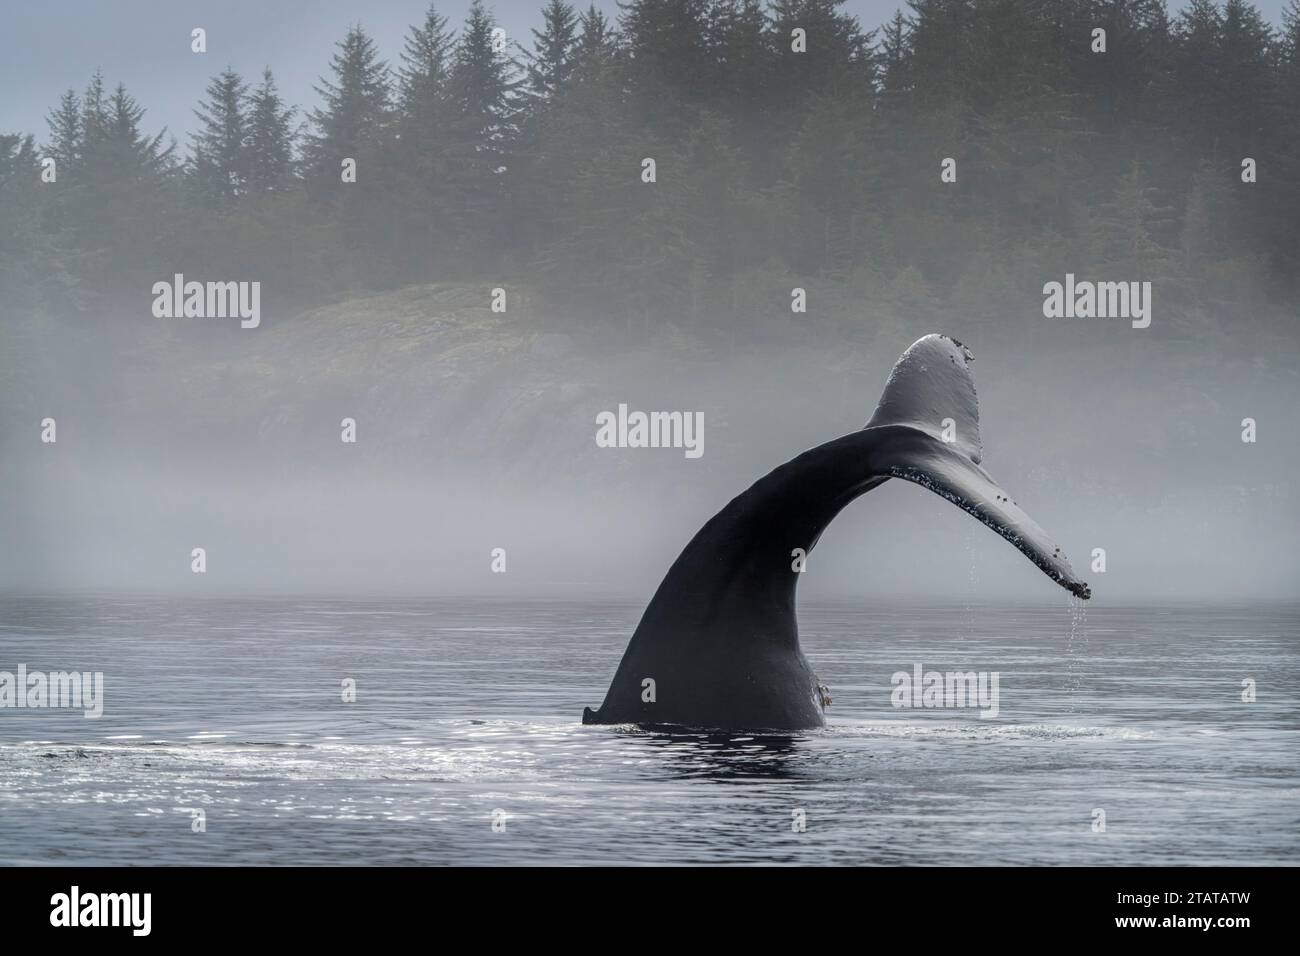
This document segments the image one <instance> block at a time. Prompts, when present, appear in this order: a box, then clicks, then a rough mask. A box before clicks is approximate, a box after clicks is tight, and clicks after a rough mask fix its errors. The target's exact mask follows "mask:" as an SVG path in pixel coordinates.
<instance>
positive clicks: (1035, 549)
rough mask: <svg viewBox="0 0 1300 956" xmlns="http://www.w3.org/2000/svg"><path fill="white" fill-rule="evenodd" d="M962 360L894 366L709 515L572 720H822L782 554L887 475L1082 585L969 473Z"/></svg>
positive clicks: (919, 358) (1081, 587) (1059, 556)
mask: <svg viewBox="0 0 1300 956" xmlns="http://www.w3.org/2000/svg"><path fill="white" fill-rule="evenodd" d="M970 362H971V354H970V351H969V350H968V349H966V348H965V346H963V345H962V344H961V343H959V342H957V341H955V340H953V339H951V338H949V337H947V336H944V335H927V336H925V337H924V338H922V339H920V340H918V341H917V342H915V343H914V344H913V345H912V346H911V347H910V348H909V349H908V350H907V351H906V352H904V353H903V355H902V357H901V358H899V360H898V362H897V364H895V366H894V368H893V371H892V372H891V373H890V376H889V381H888V382H887V383H886V385H885V390H884V392H883V394H882V395H881V398H880V403H879V405H878V406H877V408H876V410H875V413H874V414H873V415H872V416H871V419H870V421H868V422H867V424H866V426H865V427H864V428H863V429H862V430H860V431H856V432H853V433H851V434H849V435H845V436H844V437H842V438H837V439H835V440H833V441H829V442H826V443H825V444H823V445H818V446H817V447H816V448H812V449H810V450H809V451H806V452H804V453H803V454H802V455H799V456H798V457H796V458H794V459H792V460H790V461H788V462H786V463H785V464H784V465H781V466H780V467H778V468H776V469H774V470H773V471H772V472H770V473H769V474H767V475H766V476H764V477H763V478H760V479H759V480H758V481H756V482H755V483H754V484H753V485H752V486H750V488H749V489H748V490H746V491H745V492H743V493H742V494H740V495H738V496H737V497H735V498H734V499H732V501H731V502H730V503H729V504H728V505H727V506H726V507H725V508H723V509H722V510H721V511H719V512H718V513H717V514H716V515H714V516H713V517H712V518H711V519H710V520H709V521H708V522H707V523H706V524H705V525H704V527H703V528H701V529H700V530H699V531H698V532H697V533H696V535H695V537H694V538H692V539H691V541H690V543H689V544H687V545H686V548H685V550H683V551H682V553H681V555H680V556H679V557H678V558H677V560H676V561H675V562H674V563H673V565H672V567H671V568H669V570H668V573H667V575H665V577H664V579H663V582H662V583H661V584H660V585H659V589H658V590H657V591H656V592H655V595H654V597H653V598H652V599H651V600H650V603H649V605H648V606H647V607H646V610H645V613H644V614H643V615H642V617H641V623H640V624H639V625H638V626H637V629H636V632H635V633H634V634H633V635H632V640H631V641H630V642H629V643H628V647H627V650H626V651H625V652H624V654H623V659H622V661H621V662H620V663H619V666H618V670H617V672H616V673H615V675H614V680H613V682H612V683H611V684H610V688H609V691H608V692H607V693H606V695H605V700H604V703H602V704H601V706H600V709H599V710H596V711H593V710H591V708H587V709H586V710H585V711H584V712H583V723H599V724H621V723H637V724H673V725H680V726H688V727H709V728H724V729H799V728H807V727H817V726H821V725H822V724H823V723H824V716H823V709H824V707H823V701H824V700H825V699H826V695H825V687H824V686H823V685H822V684H821V682H820V681H819V680H818V679H817V676H816V674H814V673H813V670H812V668H811V666H809V664H808V661H807V660H806V659H805V658H804V656H803V653H802V651H801V650H800V648H799V635H798V622H797V621H796V619H795V586H796V584H797V583H798V580H799V575H798V573H796V572H795V571H794V569H793V565H792V561H793V557H792V553H793V552H794V551H795V549H798V548H802V549H803V550H804V552H805V553H807V552H811V551H812V549H813V547H814V546H815V545H816V543H817V540H818V538H819V537H820V536H821V533H822V531H824V530H825V528H826V526H827V525H828V524H830V522H831V520H832V519H833V518H834V517H835V515H837V514H838V513H839V512H840V511H841V510H843V508H844V507H845V505H847V504H848V503H849V502H851V501H853V500H854V499H855V498H857V497H859V496H860V495H862V494H865V493H866V492H868V491H870V490H871V489H872V488H875V487H877V486H878V485H880V484H882V483H883V482H885V481H888V480H889V479H890V478H901V479H903V480H905V481H911V482H915V483H916V484H919V485H921V486H922V487H925V488H928V489H930V490H931V491H933V492H935V493H936V494H938V495H941V496H942V497H944V498H946V499H947V500H948V501H951V502H952V503H953V504H955V505H957V506H958V507H960V508H961V509H962V510H964V511H966V512H968V513H970V514H972V515H974V516H975V517H977V518H979V519H980V521H982V522H983V523H984V524H986V525H988V526H989V527H990V528H992V529H993V530H995V531H997V532H998V533H999V534H1000V535H1002V536H1003V537H1004V538H1006V539H1007V540H1008V541H1010V542H1011V543H1012V544H1014V545H1015V546H1016V547H1017V548H1018V549H1019V550H1020V551H1021V552H1022V553H1023V554H1025V555H1026V556H1027V557H1028V558H1029V559H1030V560H1031V561H1033V562H1034V564H1035V565H1037V566H1038V567H1039V568H1040V569H1041V570H1042V571H1043V572H1044V573H1045V574H1047V575H1048V576H1049V577H1051V578H1052V579H1053V580H1054V581H1056V582H1057V583H1058V584H1060V585H1061V586H1062V587H1064V588H1065V589H1066V590H1068V591H1070V592H1071V593H1073V594H1075V595H1077V596H1079V597H1081V598H1088V597H1090V596H1091V592H1090V591H1089V589H1088V585H1087V584H1085V583H1084V582H1083V581H1082V580H1080V579H1079V578H1078V577H1077V576H1076V575H1075V574H1074V571H1073V570H1072V569H1071V567H1070V563H1069V561H1067V560H1066V558H1065V555H1064V554H1063V553H1062V552H1061V549H1060V548H1059V547H1057V546H1056V545H1053V544H1052V543H1051V539H1050V538H1049V537H1048V536H1047V533H1046V532H1044V531H1043V529H1042V528H1040V527H1039V526H1038V525H1037V524H1036V523H1035V522H1034V521H1033V519H1031V518H1030V517H1029V516H1028V515H1027V514H1025V512H1024V511H1022V510H1021V509H1020V508H1019V506H1018V505H1016V503H1015V502H1014V501H1012V500H1011V497H1010V496H1009V495H1008V494H1007V493H1006V492H1005V491H1003V490H1002V488H1001V487H999V486H998V484H997V482H995V481H994V480H993V478H992V477H991V476H990V475H989V474H988V472H986V471H985V470H984V469H983V468H982V467H981V466H980V460H981V455H982V451H981V447H980V436H979V403H978V401H977V399H976V395H975V384H974V381H973V380H972V378H971V375H970V368H969V364H970Z"/></svg>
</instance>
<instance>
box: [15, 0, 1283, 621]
mask: <svg viewBox="0 0 1300 956" xmlns="http://www.w3.org/2000/svg"><path fill="white" fill-rule="evenodd" d="M547 9H548V11H549V16H547V17H544V16H543V15H542V12H541V11H540V10H539V9H538V8H537V6H536V5H534V4H529V5H523V4H514V3H501V4H498V5H496V6H493V7H490V8H489V7H483V6H478V5H476V6H474V7H473V8H471V7H469V6H468V5H466V4H463V3H462V4H445V5H443V4H439V5H437V7H436V11H435V13H434V19H432V20H430V19H428V7H427V6H426V5H425V4H424V3H422V2H421V3H414V4H406V3H402V4H398V3H394V4H386V5H384V6H383V8H382V9H379V10H370V9H358V8H355V7H354V6H353V5H350V4H344V3H335V2H331V3H323V4H310V5H306V4H301V5H295V4H283V5H276V6H275V7H273V8H271V9H270V10H267V9H264V8H261V7H256V8H254V7H253V6H252V5H240V4H234V5H226V6H223V7H221V8H220V10H217V9H215V8H213V9H208V8H207V7H206V6H205V5H201V4H188V5H187V4H179V5H177V4H166V5H163V4H151V3H126V4H122V5H118V6H114V7H99V6H96V5H91V4H84V5H76V4H74V5H70V6H68V7H67V8H66V11H71V12H65V13H63V14H61V16H60V17H59V18H53V17H50V16H49V15H48V14H47V13H42V12H40V11H36V10H32V9H27V8H23V9H16V10H12V11H6V13H5V14H4V17H5V29H4V31H3V34H2V35H0V37H2V38H0V52H3V53H4V54H5V56H3V57H0V63H3V64H4V65H3V67H0V69H2V70H3V83H0V89H2V90H3V91H4V92H3V93H0V223H2V224H3V228H0V541H3V542H4V548H3V549H2V550H0V589H4V590H14V591H57V590H65V589H77V590H81V589H91V590H129V591H176V592H180V593H186V594H195V595H203V594H213V593H228V592H243V591H295V592H323V593H332V594H336V595H339V596H347V595H351V594H364V593H373V592H384V591H392V592H409V593H420V594H423V593H430V594H489V595H490V594H500V595H503V596H507V595H518V594H530V595H555V596H565V595H610V596H619V597H628V598H633V599H637V600H644V599H646V598H648V597H649V596H650V594H651V593H652V592H653V589H654V588H655V587H656V586H657V584H658V582H659V580H660V578H661V577H662V574H663V573H664V572H665V571H666V570H667V568H668V566H669V564H670V563H671V561H672V560H673V558H674V557H676V555H677V554H678V552H679V551H680V550H681V548H682V547H683V546H684V545H685V543H686V541H687V540H688V539H689V537H690V536H691V535H692V534H694V532H695V531H696V530H697V529H698V528H699V526H700V525H701V524H702V523H703V522H704V521H705V520H707V519H708V518H709V517H710V516H711V515H712V514H714V513H715V512H716V511H717V510H718V509H719V508H720V507H721V506H722V505H724V504H725V503H726V501H727V500H729V499H730V498H731V497H732V496H734V495H735V494H738V493H739V492H740V491H742V490H743V489H744V488H745V487H747V486H748V485H749V484H750V483H751V482H752V481H753V480H755V479H757V478H758V477H760V476H761V475H762V474H764V473H766V472H767V471H768V470H770V469H771V468H772V467H775V466H776V465H778V464H780V463H781V462H783V461H785V460H787V459H789V458H790V457H793V456H794V455H796V454H798V453H799V452H801V451H803V450H805V449H806V448H808V447H811V446H813V445H815V444H817V443H819V442H822V441H826V440H829V439H832V438H836V437H839V436H840V435H842V434H844V433H845V432H847V431H850V430H852V429H855V428H860V427H861V426H862V424H863V423H864V422H865V421H866V419H867V418H868V417H869V416H870V414H871V411H872V409H873V408H874V406H875V403H876V400H877V398H878V397H879V394H880V391H881V389H882V388H883V386H884V382H885V378H886V376H887V374H888V371H889V368H890V367H891V365H892V364H893V362H894V361H895V360H896V359H897V358H898V355H899V354H900V353H901V352H902V350H903V349H904V348H906V346H907V345H909V344H910V343H911V342H912V341H913V340H915V339H916V338H918V337H919V336H921V335H923V334H925V333H928V332H932V331H942V332H947V333H949V334H951V335H953V336H954V337H956V338H957V339H959V340H961V341H962V342H964V343H965V344H966V345H967V346H968V347H970V348H971V350H972V351H973V352H974V355H975V362H974V365H973V372H974V377H975V382H976V386H977V388H978V390H979V395H980V400H981V428H982V433H983V438H984V451H985V457H984V465H985V467H987V469H988V470H989V471H990V473H991V474H992V475H993V476H994V477H995V478H997V479H998V480H999V481H1000V482H1001V484H1002V485H1003V487H1005V488H1006V489H1007V490H1008V491H1009V492H1010V493H1011V494H1012V495H1013V496H1014V497H1015V499H1016V500H1017V501H1018V503H1019V504H1021V505H1022V506H1023V507H1024V508H1025V510H1026V511H1027V512H1028V513H1029V514H1030V515H1031V516H1032V517H1034V518H1035V519H1036V520H1037V521H1038V522H1039V523H1040V524H1041V525H1042V526H1043V527H1044V528H1045V529H1047V531H1048V532H1049V533H1050V534H1051V535H1053V536H1054V537H1055V539H1056V540H1058V541H1059V542H1060V543H1061V544H1062V546H1063V548H1064V549H1065V551H1066V553H1067V554H1068V555H1069V556H1070V559H1071V561H1072V562H1073V564H1074V566H1075V568H1076V569H1078V570H1080V571H1081V572H1082V574H1083V576H1084V577H1085V578H1086V579H1088V580H1089V581H1090V582H1091V583H1092V585H1093V592H1094V595H1095V596H1096V597H1095V600H1097V601H1102V602H1111V601H1115V602H1121V601H1136V600H1189V601H1196V600H1252V599H1260V598H1274V599H1276V598H1293V597H1294V596H1295V593H1296V584H1297V583H1298V582H1297V578H1298V577H1300V569H1298V567H1297V560H1296V557H1295V547H1294V545H1295V541H1296V539H1297V531H1300V527H1298V521H1297V519H1298V515H1297V507H1296V490H1297V489H1296V483H1295V479H1294V477H1293V475H1294V474H1295V468H1296V466H1297V465H1298V464H1300V451H1298V450H1297V449H1298V448H1300V445H1298V443H1297V438H1298V437H1300V436H1298V435H1297V426H1296V422H1295V415H1296V409H1297V407H1300V403H1298V402H1297V398H1298V397H1300V395H1298V394H1297V392H1298V390H1297V376H1296V358H1297V345H1298V344H1300V342H1298V336H1300V331H1298V330H1297V319H1298V318H1300V317H1298V316H1297V308H1296V301H1297V300H1296V291H1297V289H1296V281H1297V276H1298V275H1300V268H1298V266H1300V185H1298V184H1300V105H1298V104H1300V48H1298V41H1300V25H1298V22H1297V17H1296V7H1295V4H1294V3H1292V4H1289V5H1288V6H1287V7H1286V8H1285V9H1283V7H1282V6H1280V5H1279V4H1258V5H1253V6H1252V5H1250V4H1245V3H1241V2H1239V0H1232V2H1229V3H1227V4H1220V5H1215V4H1211V3H1205V2H1199V0H1198V2H1194V3H1190V4H1185V5H1182V4H1171V5H1170V7H1169V8H1168V10H1167V11H1166V8H1165V7H1164V6H1163V5H1162V4H1159V3H1153V2H1149V0H1132V2H1088V0H1072V2H1065V3H1045V2H1036V0H922V2H915V3H913V4H910V5H908V6H907V7H904V9H903V11H902V15H901V17H900V18H898V19H891V18H892V17H893V14H894V6H893V5H892V4H889V5H886V4H876V3H866V2H862V3H857V4H854V3H835V2H832V0H783V2H781V3H779V4H775V5H771V6H767V5H763V4H758V3H745V2H734V3H728V2H702V0H639V2H633V3H629V4H624V5H622V6H621V7H620V6H617V5H613V4H597V5H596V7H595V8H594V9H595V11H596V13H592V12H591V11H585V12H584V11H581V10H573V9H572V8H569V7H568V6H567V5H565V4H562V3H551V4H549V5H548V7H547ZM584 13H585V15H583V14H584ZM599 13H603V14H604V16H603V17H600V16H597V15H596V14H599ZM443 16H445V17H446V21H445V23H444V22H443V21H441V20H440V19H438V18H439V17H443ZM467 18H468V19H467ZM498 23H499V24H500V25H502V26H503V27H504V28H505V29H506V30H507V33H508V35H509V37H510V39H511V40H512V41H518V42H519V43H521V44H522V47H523V48H522V49H520V48H516V47H513V46H512V47H510V48H508V49H507V50H506V51H504V52H503V53H497V52H494V51H493V50H492V49H491V45H490V30H491V28H492V27H493V26H494V25H496V24H498ZM795 25H806V28H807V29H808V31H809V51H808V52H807V53H806V54H802V55H793V54H791V53H790V50H789V43H788V40H787V38H788V37H789V34H790V29H791V27H792V26H795ZM1095 25H1102V26H1104V27H1105V28H1106V29H1107V31H1108V52H1107V53H1106V54H1102V55H1099V54H1093V53H1091V51H1090V50H1089V43H1090V31H1091V29H1092V27H1093V26H1095ZM192 26H204V27H205V28H206V29H207V30H208V50H209V52H208V53H207V54H202V55H199V54H193V53H191V52H190V46H189V44H190V39H189V30H190V28H191V27H192ZM531 29H537V30H538V31H540V32H541V33H542V36H541V37H540V38H535V37H534V36H533V35H532V34H531V32H529V31H530V30H531ZM451 34H454V35H455V36H454V37H453V36H452V35H451ZM403 53H405V54H406V56H405V58H403ZM331 56H334V57H335V59H334V60H333V61H331V59H330V58H331ZM385 63H386V64H387V68H386V69H385V67H384V64H385ZM268 66H269V67H270V69H271V71H272V73H273V76H272V82H271V83H267V81H266V78H265V77H264V76H263V73H262V70H263V68H264V67H268ZM228 67H230V68H231V70H227V68H228ZM96 71H102V72H101V73H99V74H97V73H96ZM223 71H225V72H224V75H223ZM97 75H99V76H100V77H101V78H100V79H99V80H96V79H95V77H96V76H97ZM119 83H121V84H123V85H122V86H121V87H119V85H118V84H119ZM313 87H319V88H320V89H321V90H322V91H323V92H321V93H317V92H316V91H315V90H314V89H313ZM69 91H70V93H69ZM196 109H197V110H199V111H200V113H201V114H202V115H201V116H196V115H195V114H194V112H193V111H194V110H196ZM47 115H48V121H47ZM164 125H165V126H166V127H167V128H168V132H167V133H166V134H163V135H160V134H161V133H162V129H163V126H164ZM173 137H174V138H175V144H174V145H173V143H172V138H173ZM47 156H54V157H56V159H57V160H58V169H59V176H58V181H57V182H56V183H42V182H41V179H40V171H41V170H40V160H41V159H42V158H44V157H47ZM340 156H352V157H355V158H357V159H358V170H359V172H358V181H357V182H356V183H352V184H343V183H340V182H339V177H338V165H339V164H338V158H339V157H340ZM646 156H653V157H655V158H656V161H657V167H658V169H657V175H658V181H657V182H656V183H654V184H645V183H643V182H641V178H640V174H641V159H642V158H643V157H646ZM947 156H952V157H955V158H956V159H957V164H958V179H957V182H956V183H950V184H945V183H941V182H940V178H939V171H940V166H939V164H940V160H941V159H942V158H943V157H947ZM1245 156H1250V157H1253V158H1255V159H1256V160H1257V162H1258V168H1259V177H1258V182H1256V183H1252V184H1244V183H1242V182H1241V179H1240V170H1241V167H1240V162H1241V159H1242V157H1245ZM176 272H181V273H184V274H185V277H186V278H187V279H194V280H199V281H204V280H209V279H211V280H223V281H224V280H233V281H254V280H256V281H260V282H261V283H262V316H261V327H260V328H258V329H253V330H241V329H240V328H239V322H238V320H237V319H158V318H155V317H154V316H153V315H152V313H151V310H150V306H151V304H152V301H153V295H152V294H151V291H150V290H151V288H152V285H153V283H154V282H157V281H170V279H171V277H172V275H173V273H176ZM1067 272H1072V273H1075V274H1076V275H1078V276H1079V277H1080V278H1081V279H1094V280H1117V281H1118V280H1123V281H1151V282H1152V283H1153V286H1154V304H1153V310H1152V323H1151V327H1150V328H1148V329H1143V330H1136V329H1132V328H1131V327H1130V325H1129V323H1128V321H1127V320H1122V319H1056V320H1052V319H1046V318H1044V317H1043V314H1042V301H1043V297H1042V286H1043V284H1044V283H1046V282H1049V281H1063V280H1064V277H1065V274H1066V273H1067ZM496 287H500V288H504V289H505V290H506V293H507V301H508V308H507V311H506V312H505V313H494V312H493V311H491V309H490V304H491V300H492V289H493V288H496ZM795 287H799V288H804V289H806V290H807V296H808V311H807V313H792V312H791V309H790V293H791V289H792V288H795ZM619 403H626V404H627V405H628V406H629V407H630V408H632V409H639V410H644V411H652V410H681V411H701V412H703V413H704V455H703V457H702V458H700V459H698V460H688V459H686V458H685V457H684V455H683V453H682V451H681V450H680V449H600V448H598V447H597V446H596V444H595V440H594V438H595V431H596V424H595V421H596V415H597V414H598V413H599V412H601V411H604V410H615V409H617V406H618V405H619ZM47 416H48V417H53V418H55V419H56V420H57V423H58V426H57V427H58V441H57V443H56V444H52V445H51V444H43V443H42V442H41V441H40V432H41V428H40V422H41V420H42V419H43V418H45V417H47ZM345 417H350V418H354V419H355V420H356V422H357V431H358V441H357V443H356V444H355V445H350V444H344V443H342V442H341V441H340V421H341V419H343V418H345ZM1246 417H1251V418H1254V419H1256V420H1257V422H1258V435H1259V439H1258V441H1257V442H1256V443H1254V444H1247V443H1243V442H1242V441H1241V430H1242V427H1241V422H1242V419H1243V418H1246ZM195 547H203V548H205V549H206V551H207V566H208V571H207V574H206V575H194V574H192V573H191V572H190V551H191V549H192V548H195ZM497 547H501V548H505V549H506V551H507V555H508V559H507V560H508V572H507V573H506V574H504V575H501V574H492V573H491V571H490V562H491V558H490V552H491V550H492V549H493V548H497ZM1098 547H1100V548H1105V549H1106V553H1107V571H1106V573H1105V574H1095V573H1091V572H1089V571H1088V570H1086V569H1087V568H1088V565H1089V563H1090V553H1091V551H1092V549H1093V548H1098ZM801 592H802V593H803V594H804V596H805V598H806V597H808V596H809V595H810V594H811V595H824V596H839V595H843V596H855V597H862V598H864V599H867V600H871V599H873V598H888V597H894V596H904V597H909V598H919V599H925V600H931V601H936V602H943V601H957V602H961V601H971V602H974V601H980V600H1002V599H1017V600H1029V601H1038V600H1042V601H1061V602H1064V601H1065V600H1066V595H1065V594H1064V592H1061V591H1059V589H1056V588H1054V587H1053V586H1051V585H1050V584H1049V582H1047V581H1046V580H1044V579H1043V578H1042V575H1041V574H1040V573H1039V572H1038V571H1037V570H1036V569H1035V568H1034V567H1032V565H1030V564H1029V563H1028V562H1027V561H1025V560H1024V559H1023V557H1022V556H1020V555H1019V554H1018V553H1017V552H1016V551H1015V550H1014V549H1013V548H1010V547H1009V546H1007V544H1006V543H1005V542H1003V541H1001V540H1000V539H999V538H998V537H997V536H996V535H994V534H991V533H990V532H989V531H988V530H987V529H984V528H983V527H981V526H980V525H979V524H978V523H977V522H976V521H974V520H973V519H971V518H970V517H969V516H966V515H964V514H962V513H961V512H959V511H958V510H957V509H955V508H953V507H952V506H951V505H950V504H948V503H946V502H944V501H942V500H941V499H939V498H938V497H937V496H934V495H931V494H929V493H927V492H926V491H924V490H923V489H921V488H919V487H916V486H914V485H911V484H909V483H904V482H888V483H886V484H885V485H884V486H882V487H881V488H879V489H877V490H876V491H873V492H872V493H870V494H869V495H867V496H865V497H863V498H862V499H859V500H858V501H857V502H856V503H854V504H853V505H851V506H850V507H849V508H848V509H847V511H846V512H845V513H844V514H843V515H842V516H841V517H840V518H839V519H837V520H836V522H835V523H834V524H833V525H832V526H831V528H830V529H828V531H827V533H826V534H825V535H824V536H823V538H822V540H821V542H820V543H819V545H818V547H817V549H816V551H815V552H814V553H813V555H812V556H811V558H810V561H809V573H808V574H806V575H805V576H804V579H803V581H802V582H801Z"/></svg>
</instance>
